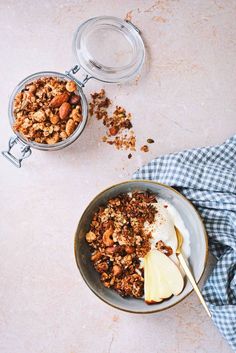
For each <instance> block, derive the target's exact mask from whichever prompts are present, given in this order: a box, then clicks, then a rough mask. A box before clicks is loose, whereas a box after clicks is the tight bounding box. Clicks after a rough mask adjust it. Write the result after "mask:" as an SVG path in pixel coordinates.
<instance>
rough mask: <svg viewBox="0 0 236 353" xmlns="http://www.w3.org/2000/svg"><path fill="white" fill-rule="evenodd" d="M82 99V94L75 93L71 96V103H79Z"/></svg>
mask: <svg viewBox="0 0 236 353" xmlns="http://www.w3.org/2000/svg"><path fill="white" fill-rule="evenodd" d="M80 99H81V98H80V96H78V95H76V94H73V95H71V97H70V100H69V103H70V104H72V105H74V104H78V103H80Z"/></svg>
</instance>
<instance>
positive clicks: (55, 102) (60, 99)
mask: <svg viewBox="0 0 236 353" xmlns="http://www.w3.org/2000/svg"><path fill="white" fill-rule="evenodd" d="M68 99H69V94H68V93H66V92H65V93H61V94H58V95H57V96H55V97H54V98H53V99H52V100H51V102H50V104H49V106H50V107H52V108H59V107H60V106H61V105H62V104H63V103H64V102H67V101H68Z"/></svg>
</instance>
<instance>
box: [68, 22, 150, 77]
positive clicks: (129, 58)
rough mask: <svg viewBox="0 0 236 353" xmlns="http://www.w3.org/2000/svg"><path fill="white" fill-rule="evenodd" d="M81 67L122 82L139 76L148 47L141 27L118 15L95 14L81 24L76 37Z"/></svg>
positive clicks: (91, 73) (88, 71)
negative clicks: (141, 33)
mask: <svg viewBox="0 0 236 353" xmlns="http://www.w3.org/2000/svg"><path fill="white" fill-rule="evenodd" d="M73 47H74V52H75V56H76V60H77V62H78V64H79V66H80V67H81V68H82V69H83V70H84V71H85V72H86V74H88V75H89V76H91V77H94V78H96V79H98V80H100V81H104V82H113V83H120V82H122V81H127V80H129V79H130V78H132V77H134V76H135V75H137V74H138V73H139V71H140V69H141V67H142V65H143V62H144V57H145V49H144V44H143V41H142V38H141V36H140V33H139V30H138V29H137V28H136V27H135V26H134V25H133V24H132V23H130V22H127V21H125V20H122V19H120V18H117V17H111V16H101V17H94V18H91V19H89V20H88V21H86V22H84V23H82V25H80V26H79V28H78V30H77V32H76V33H75V37H74V43H73Z"/></svg>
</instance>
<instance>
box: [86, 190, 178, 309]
mask: <svg viewBox="0 0 236 353" xmlns="http://www.w3.org/2000/svg"><path fill="white" fill-rule="evenodd" d="M168 207H170V208H171V206H170V205H169V204H168V203H166V202H165V201H164V200H161V199H158V198H157V196H156V195H154V194H150V193H148V192H140V191H135V192H132V193H126V194H120V195H118V196H117V197H115V198H112V199H110V200H108V202H107V204H106V205H105V206H102V207H100V208H99V210H98V211H97V212H95V214H94V216H93V218H92V221H91V224H90V230H89V232H88V233H87V234H86V241H87V243H88V244H89V248H90V251H91V261H92V262H93V266H94V268H95V270H96V271H97V272H98V273H99V275H100V280H101V282H102V283H103V285H104V286H105V287H107V288H112V289H114V290H115V291H116V292H118V293H119V294H120V295H121V296H123V297H134V298H142V297H144V295H145V301H146V302H147V303H149V302H150V301H149V300H148V299H147V300H146V296H147V293H145V281H146V282H147V277H146V275H145V261H144V260H145V259H146V258H147V256H149V255H148V254H149V253H151V252H153V251H154V250H155V251H158V252H159V253H162V254H163V255H164V257H168V258H170V260H168V261H171V262H173V264H174V263H175V264H176V265H178V261H177V258H176V256H175V251H176V248H177V243H176V235H175V233H173V230H174V224H173V225H172V224H171V223H170V222H169V220H168V219H167V217H166V214H167V212H168V211H167V210H165V209H166V208H168ZM171 212H173V210H172V211H171ZM169 223H170V225H169ZM172 228H173V229H172ZM155 251H154V252H155ZM162 260H163V259H161V261H162ZM167 265H168V264H167ZM173 266H175V265H173ZM176 267H177V266H176ZM167 294H168V296H170V295H169V292H168V293H167ZM164 295H165V294H163V296H164ZM147 298H148V297H147ZM163 299H164V298H163Z"/></svg>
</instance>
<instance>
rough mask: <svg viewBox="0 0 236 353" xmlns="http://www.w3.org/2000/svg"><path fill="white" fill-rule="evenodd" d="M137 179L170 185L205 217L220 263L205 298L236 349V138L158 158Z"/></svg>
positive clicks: (213, 316) (211, 276) (222, 329)
mask: <svg viewBox="0 0 236 353" xmlns="http://www.w3.org/2000/svg"><path fill="white" fill-rule="evenodd" d="M133 178H134V179H148V180H156V181H159V182H161V183H165V184H168V185H171V186H172V187H174V188H176V189H177V190H178V191H180V192H181V193H182V194H183V195H185V196H186V197H187V198H188V199H189V200H190V201H191V202H192V203H193V204H194V205H195V206H196V208H197V209H198V210H199V213H200V214H201V215H202V217H203V219H204V221H205V225H206V229H207V233H208V236H209V248H210V251H211V253H212V254H213V255H214V256H215V257H216V259H217V263H216V266H215V268H214V270H213V272H212V274H211V275H210V277H209V278H208V280H207V281H206V283H205V285H204V288H203V295H204V298H205V300H206V302H207V304H208V307H209V309H210V311H211V313H212V318H213V321H214V322H215V324H216V325H217V327H218V328H219V330H220V332H221V333H222V335H223V336H224V337H225V338H226V339H227V340H228V342H229V344H230V345H231V346H232V347H233V349H234V350H235V351H236V135H235V136H233V137H231V138H230V139H228V140H227V141H226V142H225V143H223V144H222V145H218V146H215V147H206V148H198V149H192V150H188V151H184V152H179V153H174V154H169V155H166V156H162V157H159V158H156V159H154V160H152V161H151V162H150V163H148V164H147V165H145V166H143V167H142V168H141V169H139V170H138V171H137V172H136V173H135V174H134V175H133Z"/></svg>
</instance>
